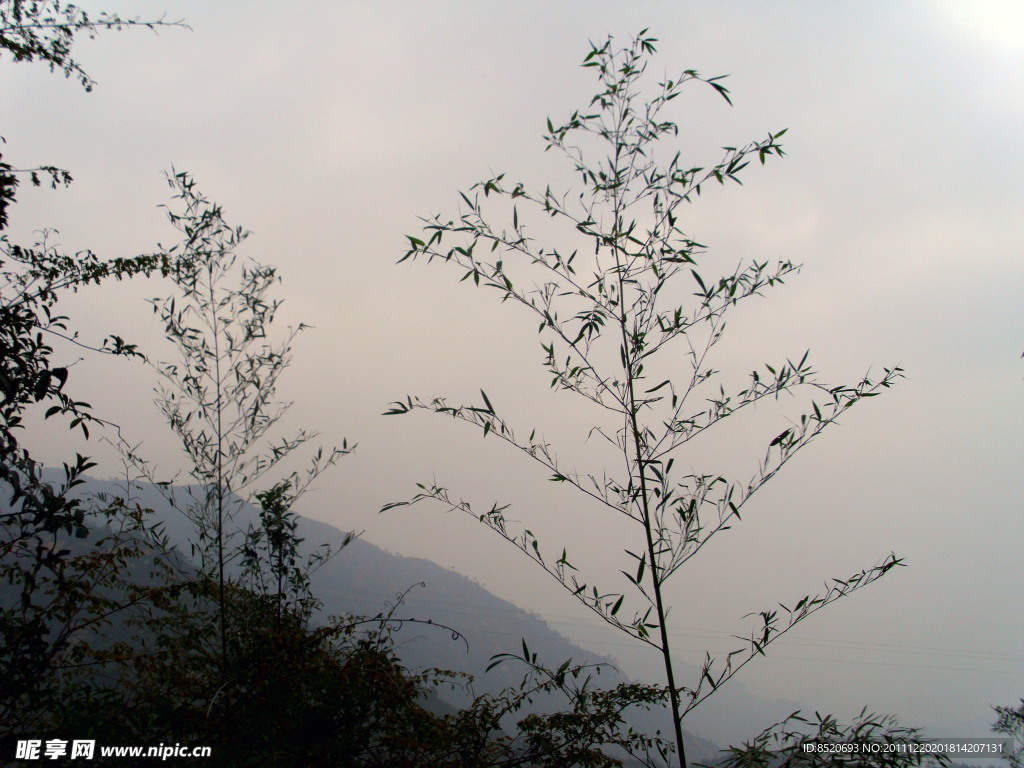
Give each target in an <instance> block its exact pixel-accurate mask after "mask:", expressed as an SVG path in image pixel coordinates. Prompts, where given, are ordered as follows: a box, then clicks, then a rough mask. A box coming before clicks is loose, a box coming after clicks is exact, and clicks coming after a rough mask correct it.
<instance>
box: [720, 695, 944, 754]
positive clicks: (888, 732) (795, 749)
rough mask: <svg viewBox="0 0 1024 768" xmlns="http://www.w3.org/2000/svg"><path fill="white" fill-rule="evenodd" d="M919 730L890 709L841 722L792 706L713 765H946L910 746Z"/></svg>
mask: <svg viewBox="0 0 1024 768" xmlns="http://www.w3.org/2000/svg"><path fill="white" fill-rule="evenodd" d="M920 743H921V732H920V731H919V730H918V729H916V728H907V727H904V726H901V725H900V724H899V722H898V721H897V719H896V718H895V717H893V716H892V715H875V714H871V713H869V712H868V711H867V710H866V709H864V710H861V713H860V715H858V716H857V718H856V719H855V720H854V721H853V722H852V723H851V724H850V725H847V726H843V725H841V724H840V723H839V722H838V721H837V720H836V719H835V718H834V717H832V716H831V715H820V714H818V713H817V712H816V713H815V714H814V718H813V719H809V718H805V717H802V716H801V714H800V713H799V712H794V713H793V714H792V715H790V716H789V717H787V718H786V719H785V720H783V721H781V722H779V723H776V724H775V725H773V726H771V727H770V728H767V729H766V730H765V731H764V732H763V733H761V734H760V735H759V736H757V737H756V738H754V739H753V740H752V741H749V742H747V743H745V744H743V745H742V746H740V747H730V748H729V749H728V750H726V751H727V752H728V756H727V757H726V758H725V759H724V760H723V761H721V762H720V763H717V764H716V765H717V766H719V768H818V767H819V766H821V767H824V766H871V767H872V768H909V767H910V766H920V765H923V764H929V765H933V764H934V765H938V766H940V767H942V766H947V765H949V759H948V758H947V757H946V756H945V755H942V754H935V753H930V752H927V751H924V750H915V749H914V747H915V746H917V745H919V744H920Z"/></svg>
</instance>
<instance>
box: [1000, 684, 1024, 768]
mask: <svg viewBox="0 0 1024 768" xmlns="http://www.w3.org/2000/svg"><path fill="white" fill-rule="evenodd" d="M995 712H996V722H995V725H993V726H992V730H993V731H995V732H996V733H999V734H1002V735H1004V736H1010V737H1012V738H1013V739H1015V740H1016V744H1017V748H1016V751H1015V752H1014V753H1013V754H1011V755H1008V756H1007V760H1008V761H1009V763H1010V768H1021V766H1022V765H1024V699H1021V700H1020V706H1019V707H1017V708H1013V707H995Z"/></svg>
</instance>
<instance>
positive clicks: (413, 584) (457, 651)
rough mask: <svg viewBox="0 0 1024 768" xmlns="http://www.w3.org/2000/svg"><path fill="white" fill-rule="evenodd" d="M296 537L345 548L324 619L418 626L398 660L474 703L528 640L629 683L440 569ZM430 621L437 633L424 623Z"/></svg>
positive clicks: (360, 544) (249, 513) (325, 596)
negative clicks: (504, 657)
mask: <svg viewBox="0 0 1024 768" xmlns="http://www.w3.org/2000/svg"><path fill="white" fill-rule="evenodd" d="M79 491H80V493H81V494H82V495H95V494H100V495H105V496H108V497H115V496H121V497H123V496H124V495H125V493H124V485H123V484H122V483H119V482H116V481H102V480H94V479H90V480H89V481H88V483H87V484H86V485H85V486H84V488H82V489H79ZM168 493H170V494H171V495H172V496H173V497H174V498H175V499H176V500H178V503H179V504H184V503H186V502H185V501H184V500H185V499H186V498H187V497H188V488H187V487H184V486H175V487H172V488H171V489H169V490H168ZM129 499H130V501H131V503H132V504H136V503H137V504H139V505H141V506H142V507H143V508H147V509H152V510H153V511H154V513H155V517H154V522H159V523H160V524H161V525H162V527H163V530H164V532H165V533H166V534H167V537H168V539H169V540H170V542H171V543H172V544H174V545H175V546H177V547H178V548H179V550H180V551H182V552H183V553H184V554H185V555H186V556H187V555H188V554H189V553H190V549H191V547H190V543H189V542H190V540H191V539H193V538H194V530H193V528H192V524H191V523H190V522H189V521H188V520H187V519H186V518H185V516H184V515H183V514H182V513H180V512H178V511H176V510H174V509H173V508H172V507H171V506H170V505H169V504H168V502H167V499H166V497H165V495H164V494H163V493H161V491H159V490H158V489H157V488H155V487H154V486H152V485H148V484H133V486H132V489H131V493H130V495H129ZM255 522H258V511H257V509H256V508H255V507H253V506H251V505H245V506H243V507H241V511H240V513H239V514H238V515H237V516H236V518H235V519H234V520H233V522H232V527H233V529H234V530H235V531H236V532H240V531H244V530H246V529H247V528H248V526H249V525H250V523H255ZM298 535H299V536H300V538H302V539H303V540H304V547H305V548H306V550H307V551H313V550H315V549H316V548H318V547H320V546H321V545H323V544H327V545H329V546H330V548H331V549H332V550H339V549H340V551H338V552H337V554H336V555H335V556H334V557H332V558H331V559H329V560H328V561H327V562H326V563H325V564H324V565H323V566H322V567H320V568H319V569H318V570H316V571H315V572H314V574H313V576H312V589H313V592H314V594H315V595H316V596H317V597H318V598H319V599H320V600H321V601H322V602H323V606H322V609H321V613H322V615H323V616H324V617H327V616H343V615H355V616H365V617H368V618H372V617H376V616H379V615H382V614H383V615H388V614H391V615H392V616H393V618H394V619H396V620H400V619H417V620H418V621H417V622H409V623H404V624H403V623H401V622H400V621H395V622H393V623H392V624H391V626H392V627H393V639H394V642H395V648H396V651H397V654H398V656H399V657H400V658H401V659H402V662H403V663H404V664H405V665H406V666H407V667H408V668H409V669H411V670H416V671H419V670H425V669H431V668H439V669H445V670H450V671H453V672H458V673H464V674H467V675H471V676H472V677H473V688H472V692H473V693H474V694H476V695H479V694H482V693H492V694H497V693H499V692H500V691H501V690H502V689H504V688H507V687H516V686H518V684H519V682H520V681H521V679H522V677H523V674H524V671H525V670H524V667H523V666H521V665H517V664H516V663H515V662H514V661H509V662H505V663H503V664H501V665H499V666H497V667H495V668H494V669H492V670H490V671H489V672H488V671H487V667H488V665H489V664H490V662H491V658H492V657H493V656H494V655H496V654H499V653H515V654H519V653H521V651H522V642H523V641H524V640H525V642H526V643H527V645H528V646H529V649H530V651H531V653H536V654H537V657H538V661H539V662H541V663H543V664H545V665H546V666H549V667H557V666H559V665H560V664H561V663H562V662H564V661H565V660H567V659H570V658H571V659H572V660H573V662H575V663H580V664H601V665H604V666H602V667H601V670H600V672H599V674H598V675H597V677H596V680H595V682H597V683H598V684H599V685H600V687H610V686H612V685H614V684H616V683H617V682H620V681H621V680H622V679H623V677H622V675H621V674H620V673H618V671H617V670H616V669H615V668H614V660H613V659H611V658H609V657H607V656H602V655H600V654H597V653H595V652H593V651H589V650H586V649H584V648H581V647H579V646H578V645H575V644H573V643H572V642H570V641H569V640H568V639H566V638H565V637H563V636H562V635H560V634H559V633H558V632H556V631H554V630H553V629H552V628H551V627H550V626H549V625H548V624H547V623H546V622H545V621H543V620H542V619H541V618H539V617H537V616H536V615H534V614H531V613H529V612H527V611H525V610H523V609H522V608H519V607H518V606H516V605H514V604H512V603H510V602H508V601H505V600H502V599H500V598H498V597H496V596H494V595H492V594H491V593H490V592H488V591H487V590H486V589H484V588H483V587H481V586H480V585H479V584H477V583H475V582H473V581H472V580H471V579H469V578H467V577H465V576H463V575H460V574H458V573H455V572H453V571H450V570H447V569H445V568H442V567H441V566H439V565H437V564H436V563H433V562H431V561H429V560H423V559H420V558H412V557H401V556H398V555H394V554H390V553H388V552H385V551H384V550H382V549H380V548H379V547H376V546H374V545H373V544H370V543H368V542H365V541H362V540H359V539H355V540H352V541H350V542H349V543H348V544H347V545H346V546H344V548H343V549H341V547H342V545H343V543H344V542H345V539H346V533H345V532H343V531H341V530H339V529H337V528H335V527H333V526H331V525H328V524H326V523H322V522H318V521H316V520H310V519H308V518H300V521H299V527H298ZM401 595H405V599H404V600H402V601H399V598H400V596H401ZM426 621H430V622H431V623H432V624H433V626H431V625H428V624H426V623H421V622H426ZM449 628H450V629H449ZM452 630H455V631H456V632H457V633H458V636H455V635H454V634H453V632H452ZM438 693H439V695H440V697H441V698H442V699H444V700H445V701H447V702H448V703H450V704H452V705H453V706H459V705H460V703H462V702H464V701H466V699H467V697H468V696H469V695H470V693H469V692H467V691H461V690H442V691H439V692H438ZM556 704H557V702H552V703H551V705H556ZM629 720H630V722H631V723H632V724H633V725H634V727H637V728H640V729H642V730H645V731H647V732H653V731H655V730H658V729H660V730H662V732H663V733H669V732H670V730H671V724H670V721H669V719H668V715H667V713H666V712H639V711H638V712H634V713H633V716H632V717H630V718H629ZM688 732H689V729H688ZM719 749H720V747H719V746H717V745H716V744H715V743H713V742H712V741H710V740H709V739H707V738H701V737H700V736H699V735H691V738H690V741H688V746H687V752H688V755H689V754H691V751H692V755H693V757H694V759H695V760H697V761H704V762H708V761H712V760H714V759H716V757H717V753H718V751H719Z"/></svg>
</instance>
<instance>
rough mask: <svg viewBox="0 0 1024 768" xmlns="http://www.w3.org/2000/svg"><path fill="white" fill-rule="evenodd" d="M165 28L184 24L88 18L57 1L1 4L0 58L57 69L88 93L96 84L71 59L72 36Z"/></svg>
mask: <svg viewBox="0 0 1024 768" xmlns="http://www.w3.org/2000/svg"><path fill="white" fill-rule="evenodd" d="M168 26H172V27H184V26H185V24H184V23H183V22H181V21H173V22H168V21H165V20H164V19H163V18H160V19H156V20H153V21H142V20H140V19H138V18H131V19H126V18H123V17H121V16H119V15H117V14H116V13H109V12H107V11H101V12H100V13H98V14H96V15H95V16H90V15H89V13H88V12H87V11H86V10H84V9H83V8H82V7H81V6H78V5H75V4H74V3H65V2H61V1H60V0H2V2H0V55H2V54H3V53H4V52H6V54H7V55H9V56H11V57H12V58H13V60H14V61H16V62H17V61H24V62H29V61H42V62H45V63H46V64H47V65H49V67H50V71H51V72H53V71H56V70H58V69H59V70H60V71H61V72H63V73H64V76H65V77H68V78H74V79H75V80H77V81H78V82H79V83H81V85H82V87H83V88H85V90H86V91H91V90H92V89H93V86H94V85H95V84H96V82H95V81H94V80H93V79H92V78H91V77H90V76H89V75H88V74H87V73H86V71H85V70H84V69H82V66H81V65H80V64H79V63H78V62H77V61H76V60H75V59H74V58H72V56H71V48H72V47H73V45H74V42H75V35H79V34H84V35H86V36H88V37H90V38H95V37H96V35H97V34H99V32H101V31H103V30H122V29H126V28H130V27H143V28H145V29H149V30H152V31H154V32H155V31H157V30H159V29H160V28H161V27H168Z"/></svg>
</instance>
